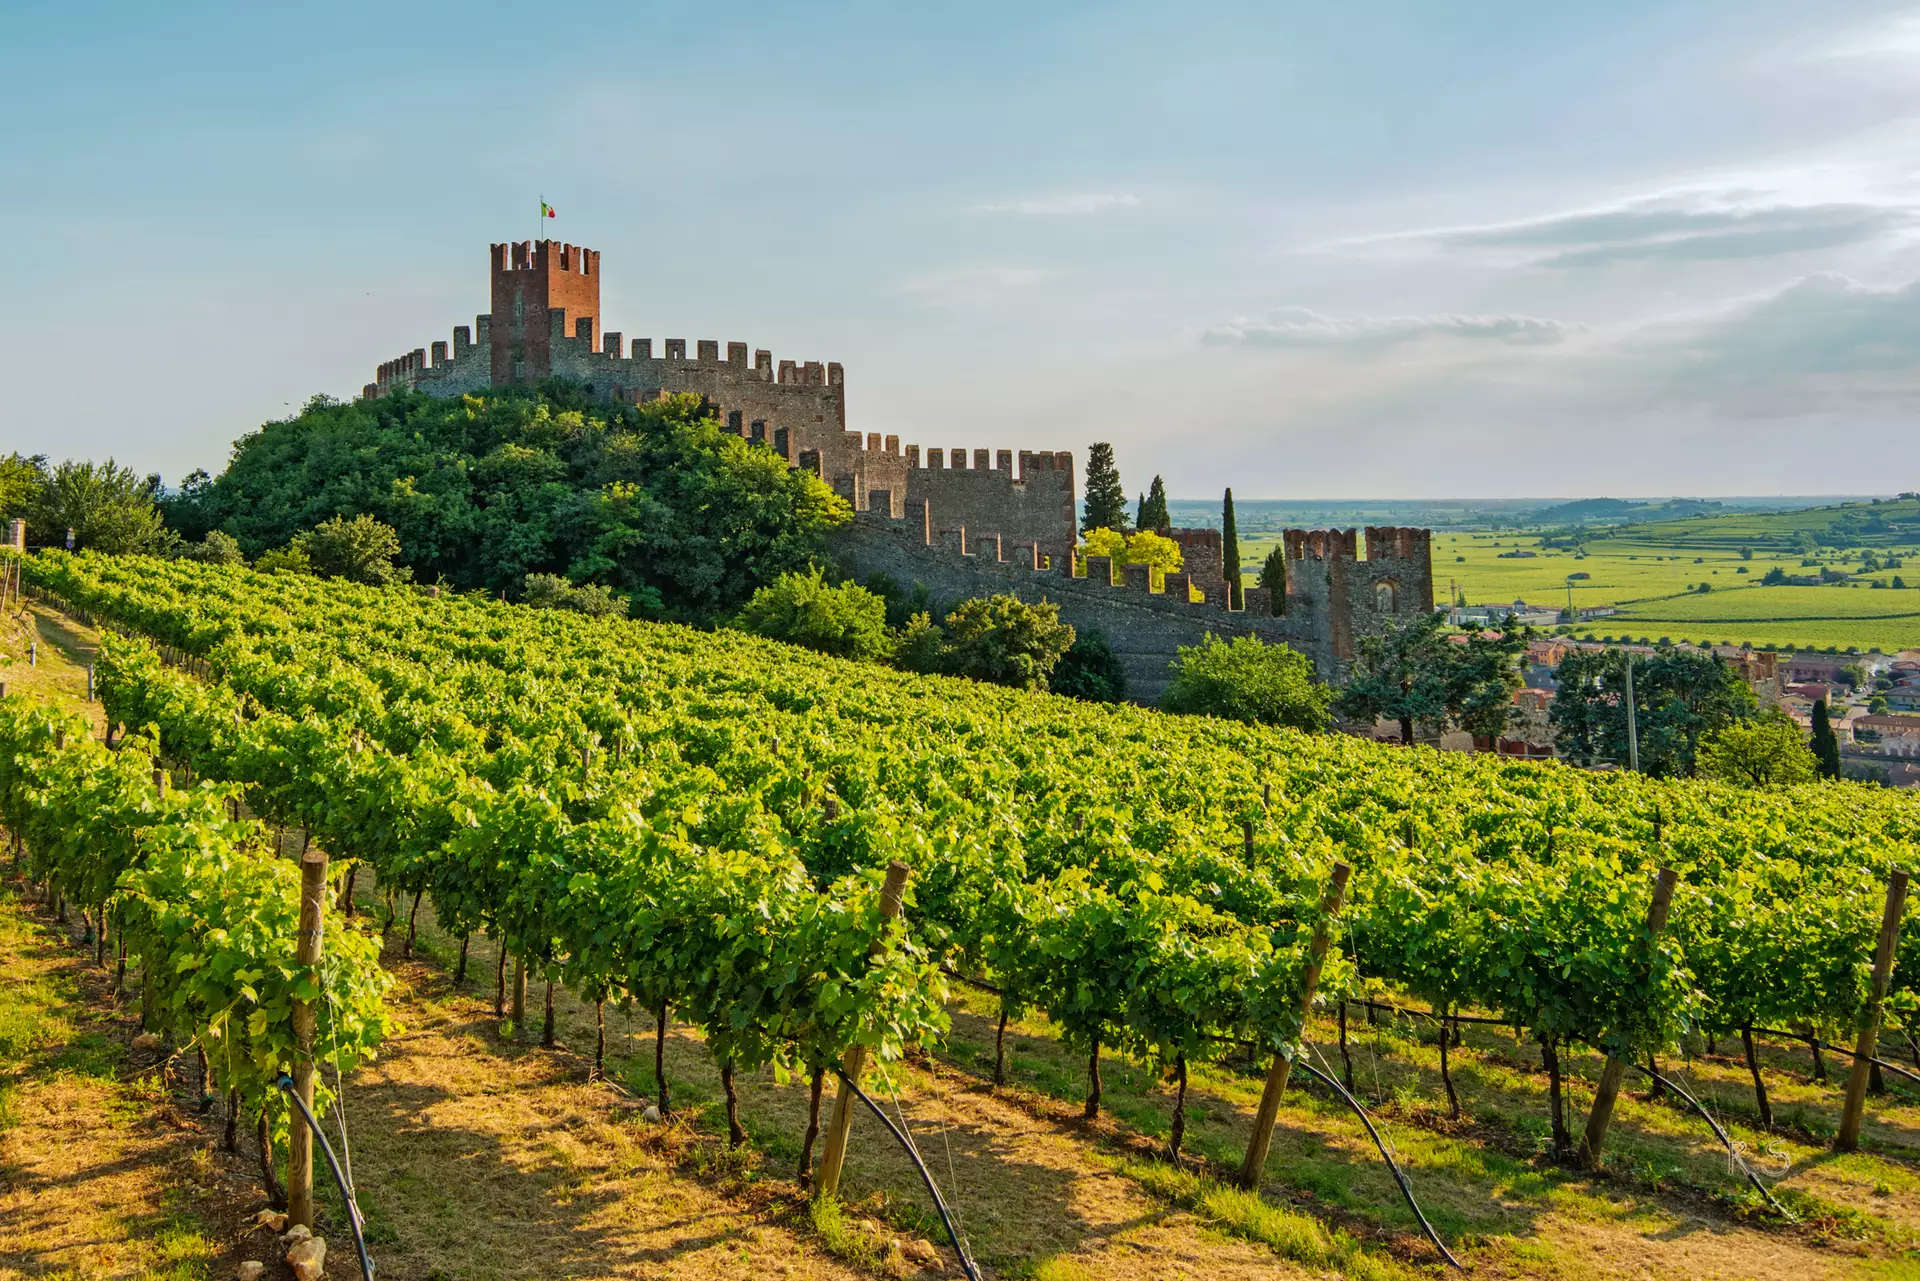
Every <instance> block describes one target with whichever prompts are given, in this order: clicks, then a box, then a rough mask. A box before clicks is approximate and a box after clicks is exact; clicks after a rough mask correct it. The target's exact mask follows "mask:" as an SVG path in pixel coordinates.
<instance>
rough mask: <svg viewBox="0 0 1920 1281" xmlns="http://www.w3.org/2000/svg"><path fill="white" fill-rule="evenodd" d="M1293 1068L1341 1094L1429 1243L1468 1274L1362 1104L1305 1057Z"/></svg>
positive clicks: (1298, 1056) (1295, 1062)
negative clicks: (1303, 1070) (1423, 1208)
mask: <svg viewBox="0 0 1920 1281" xmlns="http://www.w3.org/2000/svg"><path fill="white" fill-rule="evenodd" d="M1293 1065H1294V1066H1295V1067H1302V1068H1305V1069H1306V1070H1307V1071H1309V1072H1311V1073H1313V1077H1314V1079H1315V1080H1316V1081H1319V1082H1320V1083H1321V1084H1323V1085H1325V1086H1327V1087H1328V1088H1329V1089H1331V1090H1332V1091H1333V1092H1334V1093H1335V1094H1338V1095H1339V1096H1340V1099H1341V1101H1342V1102H1343V1103H1345V1104H1346V1105H1347V1106H1348V1107H1350V1108H1352V1109H1353V1114H1354V1115H1355V1116H1357V1117H1359V1118H1360V1124H1362V1125H1364V1126H1366V1127H1367V1135H1368V1137H1369V1138H1371V1139H1372V1140H1373V1146H1374V1147H1376V1148H1378V1149H1380V1159H1381V1160H1382V1161H1385V1162H1386V1163H1387V1168H1388V1169H1389V1170H1392V1171H1393V1181H1394V1182H1395V1183H1398V1184H1399V1185H1400V1195H1401V1196H1402V1197H1405V1198H1406V1202H1407V1208H1408V1209H1409V1210H1412V1211H1413V1217H1414V1218H1416V1219H1418V1220H1420V1226H1421V1227H1422V1228H1424V1229H1425V1230H1426V1233H1427V1239H1428V1240H1429V1241H1431V1242H1433V1248H1434V1249H1436V1250H1438V1251H1440V1257H1441V1258H1443V1259H1445V1260H1446V1261H1447V1262H1448V1263H1451V1264H1452V1265H1453V1266H1454V1267H1456V1268H1458V1269H1460V1270H1461V1271H1462V1272H1465V1271H1466V1270H1467V1265H1466V1264H1464V1263H1462V1262H1460V1260H1458V1259H1456V1258H1454V1257H1453V1251H1451V1250H1449V1249H1447V1243H1446V1242H1445V1241H1442V1240H1441V1239H1440V1234H1439V1233H1438V1232H1436V1231H1434V1229H1433V1224H1431V1223H1429V1222H1427V1216H1426V1212H1425V1211H1423V1210H1422V1209H1421V1208H1420V1203H1419V1202H1418V1201H1415V1200H1414V1199H1413V1185H1412V1184H1411V1183H1409V1182H1408V1181H1407V1172H1406V1171H1405V1170H1402V1169H1401V1168H1400V1163H1399V1162H1398V1161H1396V1160H1394V1159H1393V1158H1392V1157H1391V1156H1389V1155H1388V1154H1387V1145H1386V1144H1385V1143H1384V1142H1382V1141H1381V1138H1380V1131H1378V1130H1376V1129H1375V1128H1374V1126H1373V1118H1372V1117H1370V1116H1368V1115H1367V1110H1366V1109H1365V1108H1363V1107H1361V1106H1360V1103H1359V1100H1357V1099H1355V1098H1354V1097H1353V1096H1352V1095H1351V1094H1349V1093H1347V1090H1346V1087H1345V1086H1343V1085H1341V1084H1340V1082H1338V1081H1336V1080H1334V1079H1333V1078H1332V1077H1330V1076H1328V1075H1327V1074H1326V1073H1325V1072H1322V1071H1321V1070H1320V1069H1319V1068H1317V1067H1315V1066H1314V1065H1313V1064H1311V1063H1309V1062H1307V1060H1306V1056H1304V1055H1298V1054H1296V1055H1295V1056H1294V1059H1293Z"/></svg>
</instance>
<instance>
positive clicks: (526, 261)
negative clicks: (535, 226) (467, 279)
mask: <svg viewBox="0 0 1920 1281" xmlns="http://www.w3.org/2000/svg"><path fill="white" fill-rule="evenodd" d="M489 253H490V254H491V257H492V266H493V270H494V271H495V272H496V273H498V272H507V271H548V272H552V271H562V272H568V273H571V274H574V275H581V276H598V275H599V274H600V251H599V250H598V249H588V248H585V247H584V246H581V245H569V244H564V243H562V242H561V241H558V240H521V241H516V242H512V243H508V244H498V245H493V246H491V247H490V249H489Z"/></svg>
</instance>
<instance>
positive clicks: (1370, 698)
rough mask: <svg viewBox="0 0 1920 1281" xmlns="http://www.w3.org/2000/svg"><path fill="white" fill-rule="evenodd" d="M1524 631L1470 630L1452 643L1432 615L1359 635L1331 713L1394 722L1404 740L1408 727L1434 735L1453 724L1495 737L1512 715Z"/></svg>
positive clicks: (1437, 616) (1439, 617) (1439, 618)
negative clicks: (1421, 727) (1349, 669)
mask: <svg viewBox="0 0 1920 1281" xmlns="http://www.w3.org/2000/svg"><path fill="white" fill-rule="evenodd" d="M1530 634H1531V633H1529V632H1527V631H1526V630H1524V629H1515V628H1511V627H1509V628H1507V629H1506V630H1505V631H1503V632H1500V633H1493V632H1481V631H1478V630H1476V631H1473V632H1469V633H1468V634H1467V637H1466V639H1465V640H1464V641H1456V640H1454V639H1452V638H1451V637H1450V636H1449V635H1448V634H1447V631H1446V622H1445V619H1444V617H1443V616H1442V615H1441V614H1439V613H1433V614H1428V615H1427V616H1425V617H1424V618H1415V619H1408V620H1407V621H1406V622H1404V623H1401V624H1398V625H1396V626H1393V627H1390V628H1388V629H1387V630H1386V631H1384V632H1378V633H1375V634H1373V635H1371V636H1364V637H1362V638H1361V639H1360V642H1359V644H1358V645H1357V646H1356V650H1357V652H1356V654H1355V656H1354V664H1353V672H1352V674H1351V675H1350V676H1349V678H1348V681H1347V685H1346V687H1345V688H1344V689H1342V690H1341V691H1340V695H1339V697H1338V698H1337V699H1336V700H1335V702H1334V707H1335V710H1337V711H1338V712H1339V713H1340V715H1342V716H1343V717H1346V718H1348V719H1350V720H1363V721H1367V722H1369V723H1371V722H1373V721H1375V720H1378V719H1381V718H1385V719H1387V720H1392V721H1398V722H1399V724H1400V741H1401V742H1403V743H1411V742H1412V741H1413V733H1414V726H1415V725H1424V726H1427V727H1429V728H1431V729H1434V730H1436V731H1437V730H1441V729H1444V728H1446V727H1447V726H1448V725H1449V724H1452V725H1458V726H1459V727H1460V728H1461V729H1463V730H1466V731H1467V732H1468V733H1470V734H1473V735H1475V736H1476V737H1486V738H1492V737H1496V736H1498V735H1499V734H1500V733H1501V731H1503V730H1504V729H1505V728H1506V726H1507V720H1508V718H1509V717H1510V716H1511V715H1512V700H1513V691H1514V690H1515V689H1516V688H1518V687H1519V684H1520V676H1519V672H1518V670H1517V669H1518V660H1519V655H1520V653H1521V652H1522V651H1523V650H1524V649H1525V648H1526V643H1527V639H1528V637H1529V636H1530Z"/></svg>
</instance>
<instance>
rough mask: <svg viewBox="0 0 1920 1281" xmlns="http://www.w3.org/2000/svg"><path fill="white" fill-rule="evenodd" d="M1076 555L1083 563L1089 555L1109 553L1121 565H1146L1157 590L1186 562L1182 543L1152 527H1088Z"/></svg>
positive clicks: (1075, 551) (1105, 554)
mask: <svg viewBox="0 0 1920 1281" xmlns="http://www.w3.org/2000/svg"><path fill="white" fill-rule="evenodd" d="M1074 555H1075V556H1076V557H1077V558H1078V559H1079V560H1080V561H1082V562H1084V561H1085V560H1086V558H1087V557H1089V556H1106V557H1109V558H1111V559H1112V560H1113V561H1115V562H1116V563H1118V564H1121V565H1145V566H1147V568H1148V569H1150V570H1151V571H1152V573H1151V574H1150V575H1149V581H1150V582H1151V583H1152V584H1153V587H1154V590H1156V591H1158V590H1159V589H1160V588H1161V587H1162V586H1163V585H1164V583H1165V580H1166V576H1167V575H1168V574H1171V573H1178V572H1179V569H1180V566H1181V565H1182V564H1183V563H1184V561H1183V560H1182V556H1181V551H1180V544H1179V543H1176V542H1174V541H1173V540H1172V539H1171V538H1165V537H1162V536H1161V535H1159V534H1156V533H1154V532H1153V531H1152V530H1150V529H1141V530H1136V531H1135V532H1133V533H1131V534H1122V533H1120V532H1119V531H1118V530H1113V529H1089V530H1088V531H1087V532H1086V536H1085V537H1084V538H1082V539H1081V541H1080V545H1079V546H1078V547H1076V548H1075V549H1074ZM1083 568H1084V566H1083Z"/></svg>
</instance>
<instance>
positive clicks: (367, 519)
mask: <svg viewBox="0 0 1920 1281" xmlns="http://www.w3.org/2000/svg"><path fill="white" fill-rule="evenodd" d="M305 545H306V552H307V559H308V561H309V562H310V563H311V564H312V566H313V572H314V573H316V574H318V575H320V576H321V577H323V578H344V579H347V580H348V581H350V582H355V583H367V584H369V585H371V586H374V587H385V586H387V585H388V584H391V583H404V582H406V581H407V580H408V579H410V578H412V577H413V571H412V570H410V569H407V568H406V567H404V566H402V565H396V564H395V563H394V558H395V557H396V556H398V555H399V554H400V535H399V534H397V533H395V532H394V528H393V526H391V525H389V524H387V523H386V522H384V521H378V520H375V519H374V518H373V517H371V516H368V515H365V514H362V515H359V516H355V517H354V518H353V519H352V520H347V519H345V518H343V517H340V516H335V517H334V518H333V519H332V520H326V521H322V522H320V524H318V525H315V526H314V527H313V529H312V530H310V531H309V532H308V533H307V535H306V544H305Z"/></svg>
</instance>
